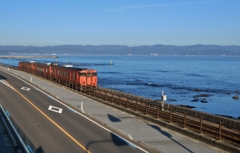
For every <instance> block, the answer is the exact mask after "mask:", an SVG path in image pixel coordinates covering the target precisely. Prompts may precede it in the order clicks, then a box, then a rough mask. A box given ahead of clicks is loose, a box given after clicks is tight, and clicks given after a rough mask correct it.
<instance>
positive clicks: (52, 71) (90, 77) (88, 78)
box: [18, 61, 98, 90]
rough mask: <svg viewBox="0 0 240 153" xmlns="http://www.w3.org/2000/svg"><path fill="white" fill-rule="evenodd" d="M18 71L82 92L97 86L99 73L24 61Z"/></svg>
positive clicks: (84, 69) (69, 66) (67, 66)
mask: <svg viewBox="0 0 240 153" xmlns="http://www.w3.org/2000/svg"><path fill="white" fill-rule="evenodd" d="M18 69H19V70H21V71H25V72H28V73H31V74H34V75H37V76H40V77H42V78H45V79H48V80H51V81H53V82H56V83H58V84H61V85H64V86H67V87H69V88H73V89H75V90H81V88H82V87H96V86H97V80H98V78H97V71H96V70H92V69H88V68H75V67H72V66H71V65H63V66H60V65H58V64H57V63H36V62H35V61H29V62H26V61H23V62H19V63H18Z"/></svg>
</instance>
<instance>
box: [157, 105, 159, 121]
mask: <svg viewBox="0 0 240 153" xmlns="http://www.w3.org/2000/svg"><path fill="white" fill-rule="evenodd" d="M159 111H160V107H159V106H157V119H158V118H159Z"/></svg>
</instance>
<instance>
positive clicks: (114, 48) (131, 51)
mask: <svg viewBox="0 0 240 153" xmlns="http://www.w3.org/2000/svg"><path fill="white" fill-rule="evenodd" d="M18 54H20V55H24V54H27V55H29V54H41V55H42V54H47V55H50V54H56V55H60V54H75V55H76V54H79V55H153V56H157V55H159V56H164V55H190V56H191V55H209V56H210V55H213V56H240V46H236V45H232V46H219V45H191V46H174V45H161V44H159V45H152V46H134V47H129V46H124V45H100V46H93V45H86V46H83V45H59V46H42V47H38V46H1V45H0V55H18Z"/></svg>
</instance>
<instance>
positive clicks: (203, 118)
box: [11, 66, 240, 147]
mask: <svg viewBox="0 0 240 153" xmlns="http://www.w3.org/2000/svg"><path fill="white" fill-rule="evenodd" d="M11 68H13V69H17V67H14V66H11ZM59 85H61V84H59ZM68 88H69V89H71V90H74V91H75V92H80V93H83V94H87V95H89V96H91V97H94V98H95V99H98V100H102V101H104V102H107V103H111V104H114V105H118V106H120V107H123V108H124V109H128V110H132V111H135V112H138V113H141V114H142V115H146V116H151V117H153V118H155V119H156V120H163V121H165V122H167V123H172V124H175V125H178V126H179V127H182V128H186V129H189V130H192V131H194V132H197V133H199V134H205V135H208V136H210V137H212V138H213V139H215V140H219V141H220V140H222V141H226V142H229V143H230V144H233V145H235V146H237V147H240V122H239V121H237V120H233V119H228V118H225V117H220V116H216V115H211V114H207V113H203V112H198V111H194V110H191V109H188V108H182V107H180V106H175V105H169V104H164V105H163V104H162V103H161V102H160V101H155V100H151V99H146V98H143V97H139V96H135V95H131V94H127V93H123V92H119V91H115V90H111V89H106V88H102V87H86V88H82V89H81V90H80V91H79V90H78V91H77V90H76V89H72V88H70V87H69V86H68Z"/></svg>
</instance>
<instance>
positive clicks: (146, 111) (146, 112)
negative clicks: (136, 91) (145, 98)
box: [145, 105, 148, 115]
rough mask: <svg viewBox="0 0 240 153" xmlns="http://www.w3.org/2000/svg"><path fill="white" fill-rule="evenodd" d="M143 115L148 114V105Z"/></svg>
mask: <svg viewBox="0 0 240 153" xmlns="http://www.w3.org/2000/svg"><path fill="white" fill-rule="evenodd" d="M145 114H146V115H147V114H148V105H146V110H145Z"/></svg>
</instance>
